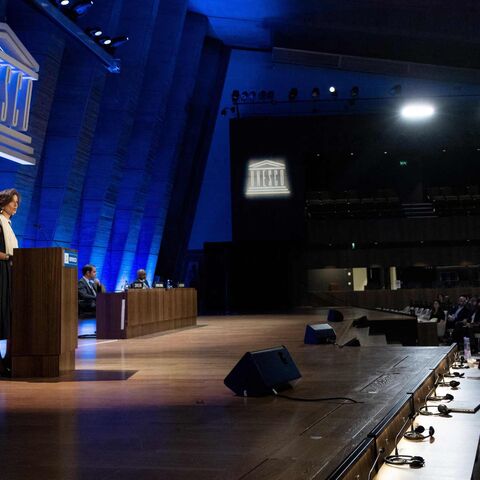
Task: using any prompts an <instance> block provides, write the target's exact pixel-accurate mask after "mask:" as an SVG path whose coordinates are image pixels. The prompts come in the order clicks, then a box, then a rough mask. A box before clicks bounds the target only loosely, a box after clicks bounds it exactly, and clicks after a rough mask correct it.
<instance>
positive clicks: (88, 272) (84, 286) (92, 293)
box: [78, 264, 105, 316]
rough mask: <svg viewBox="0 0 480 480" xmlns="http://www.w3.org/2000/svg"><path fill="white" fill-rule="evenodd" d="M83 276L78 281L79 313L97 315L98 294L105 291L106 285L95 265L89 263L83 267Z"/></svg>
mask: <svg viewBox="0 0 480 480" xmlns="http://www.w3.org/2000/svg"><path fill="white" fill-rule="evenodd" d="M82 275H83V277H82V278H81V279H80V280H79V281H78V313H79V314H80V315H82V316H88V315H91V316H95V315H96V312H97V294H98V293H101V292H105V287H104V286H103V285H102V284H101V283H100V281H99V280H98V278H96V277H97V269H96V267H95V265H90V264H87V265H85V266H84V267H83V268H82Z"/></svg>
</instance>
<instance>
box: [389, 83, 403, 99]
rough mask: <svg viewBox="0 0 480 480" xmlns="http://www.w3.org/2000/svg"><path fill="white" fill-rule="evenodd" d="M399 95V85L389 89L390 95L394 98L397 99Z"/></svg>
mask: <svg viewBox="0 0 480 480" xmlns="http://www.w3.org/2000/svg"><path fill="white" fill-rule="evenodd" d="M401 94H402V86H401V85H394V86H393V87H392V88H391V89H390V95H393V96H394V97H398V96H399V95H401Z"/></svg>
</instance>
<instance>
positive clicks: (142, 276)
mask: <svg viewBox="0 0 480 480" xmlns="http://www.w3.org/2000/svg"><path fill="white" fill-rule="evenodd" d="M140 284H141V286H140ZM129 288H150V285H149V283H148V280H147V272H146V271H145V270H143V268H141V269H140V270H137V279H136V280H134V281H133V282H132V283H131V284H130V287H129Z"/></svg>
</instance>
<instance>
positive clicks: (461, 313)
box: [447, 295, 471, 328]
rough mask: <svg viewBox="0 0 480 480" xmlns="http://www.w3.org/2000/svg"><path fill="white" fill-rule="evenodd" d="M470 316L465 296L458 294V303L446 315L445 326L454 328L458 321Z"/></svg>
mask: <svg viewBox="0 0 480 480" xmlns="http://www.w3.org/2000/svg"><path fill="white" fill-rule="evenodd" d="M470 316H471V312H470V309H469V308H468V303H467V297H466V296H465V295H460V296H459V297H458V303H457V305H455V306H454V307H453V308H452V309H451V310H450V314H449V315H448V317H447V328H454V327H455V325H456V324H457V323H459V322H462V323H463V321H464V320H467V319H468V318H469V317H470Z"/></svg>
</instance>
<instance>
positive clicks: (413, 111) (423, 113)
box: [400, 103, 435, 120]
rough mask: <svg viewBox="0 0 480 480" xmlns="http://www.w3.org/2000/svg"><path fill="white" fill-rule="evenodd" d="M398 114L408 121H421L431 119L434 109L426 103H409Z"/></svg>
mask: <svg viewBox="0 0 480 480" xmlns="http://www.w3.org/2000/svg"><path fill="white" fill-rule="evenodd" d="M400 113H401V115H402V117H403V118H406V119H408V120H423V119H425V118H429V117H431V116H432V115H433V114H434V113H435V108H433V106H432V105H430V104H428V103H410V104H407V105H405V106H404V107H403V108H402V110H401V112H400Z"/></svg>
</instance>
